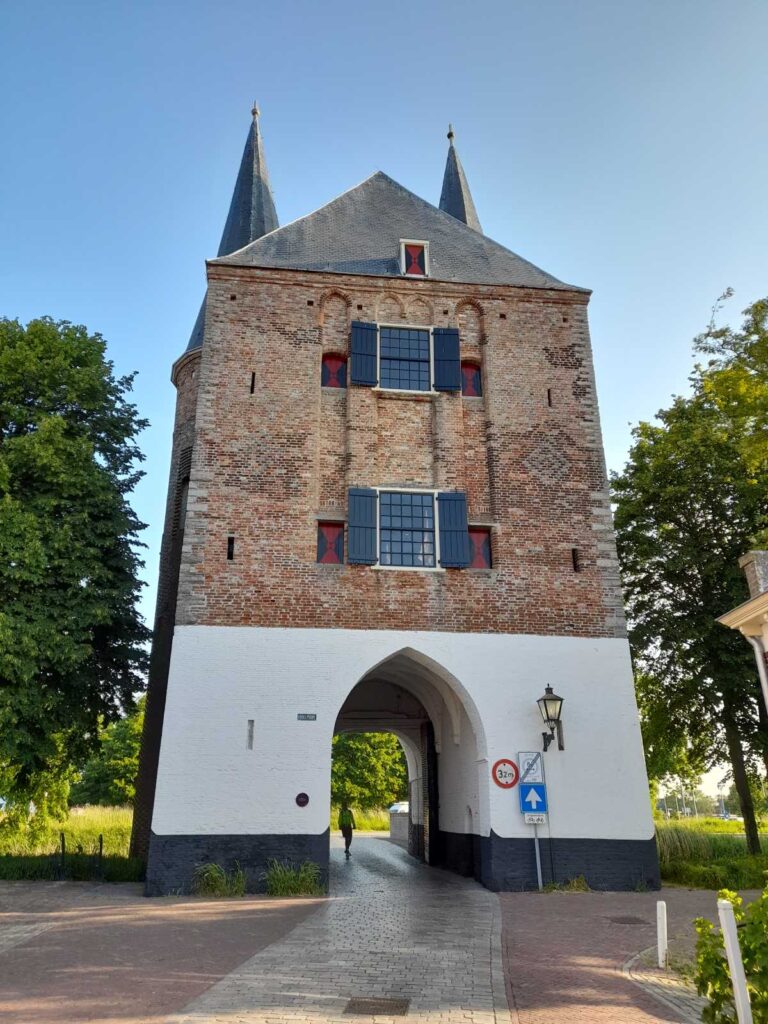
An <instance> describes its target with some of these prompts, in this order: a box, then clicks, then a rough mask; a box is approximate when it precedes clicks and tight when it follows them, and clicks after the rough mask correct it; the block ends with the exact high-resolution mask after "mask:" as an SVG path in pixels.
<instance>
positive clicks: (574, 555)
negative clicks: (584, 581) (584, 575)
mask: <svg viewBox="0 0 768 1024" xmlns="http://www.w3.org/2000/svg"><path fill="white" fill-rule="evenodd" d="M571 561H572V562H573V571H574V572H581V558H580V557H579V549H578V548H571Z"/></svg>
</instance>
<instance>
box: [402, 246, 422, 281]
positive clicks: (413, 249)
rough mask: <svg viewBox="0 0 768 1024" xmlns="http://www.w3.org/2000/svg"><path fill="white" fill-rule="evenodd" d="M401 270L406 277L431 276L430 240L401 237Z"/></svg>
mask: <svg viewBox="0 0 768 1024" xmlns="http://www.w3.org/2000/svg"><path fill="white" fill-rule="evenodd" d="M400 272H401V273H402V274H403V275H404V276H405V277H429V242H420V241H417V240H415V239H411V238H401V239H400Z"/></svg>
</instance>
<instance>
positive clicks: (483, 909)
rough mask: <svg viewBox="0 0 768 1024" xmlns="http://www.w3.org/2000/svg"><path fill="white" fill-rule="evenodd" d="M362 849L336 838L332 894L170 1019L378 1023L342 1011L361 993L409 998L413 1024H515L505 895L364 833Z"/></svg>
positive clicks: (230, 1023)
mask: <svg viewBox="0 0 768 1024" xmlns="http://www.w3.org/2000/svg"><path fill="white" fill-rule="evenodd" d="M352 849H353V856H352V860H351V861H349V862H348V863H347V862H345V861H344V858H343V852H342V849H341V843H340V841H339V840H336V839H334V840H333V848H332V868H331V872H332V874H331V888H332V893H333V895H334V897H335V898H334V899H332V900H330V901H329V902H328V904H327V905H326V906H325V907H323V908H321V909H320V910H319V911H317V912H316V913H315V914H313V915H312V916H311V917H309V918H308V919H307V920H305V921H304V922H303V923H301V924H300V925H298V927H296V928H295V929H294V930H293V931H292V932H291V933H290V934H289V935H287V936H286V937H285V938H284V939H282V940H281V941H279V942H277V943H275V944H273V945H272V946H270V947H269V948H268V949H265V950H263V951H262V952H260V953H257V954H256V956H254V957H252V958H251V959H250V960H248V961H247V962H246V963H244V964H243V965H242V966H241V967H239V968H238V969H237V970H235V971H233V972H232V973H231V974H229V975H228V976H227V977H226V978H224V979H222V980H221V981H220V982H218V984H216V985H214V986H213V988H211V989H210V990H209V991H208V992H206V993H205V994H204V995H202V996H201V997H200V998H198V999H196V1000H195V1001H194V1002H193V1003H191V1004H190V1005H189V1006H188V1007H187V1008H186V1010H185V1012H183V1013H181V1014H177V1015H175V1016H173V1017H171V1018H169V1020H170V1021H172V1022H173V1024H214V1022H219V1021H226V1022H227V1024H256V1022H258V1024H262V1022H263V1024H296V1022H303V1021H310V1022H314V1021H323V1022H339V1024H354V1022H355V1021H356V1020H364V1021H366V1022H368V1024H370V1021H371V1017H370V1016H368V1017H359V1018H358V1017H356V1016H354V1015H344V1016H342V1014H343V1013H344V1008H345V1006H346V1004H347V1001H348V1000H349V999H351V998H354V997H363V998H395V999H408V1000H410V1010H409V1020H410V1021H423V1022H426V1021H429V1022H430V1024H437V1022H439V1024H508V1022H509V1016H508V1012H507V1004H506V998H505V993H504V985H503V977H502V975H501V972H500V970H498V965H499V955H500V949H499V947H498V936H499V932H500V920H499V914H498V906H499V904H498V899H497V897H496V896H494V895H493V894H492V893H490V892H488V891H487V890H485V889H483V888H481V887H480V886H479V885H477V884H476V883H475V882H472V881H468V880H466V879H462V878H459V877H457V876H456V875H451V874H448V873H446V872H442V871H435V870H432V869H430V868H426V867H424V866H423V865H422V864H419V863H418V862H417V861H415V860H413V859H412V858H410V857H409V856H408V855H407V854H406V853H405V852H404V851H403V850H401V849H399V848H398V847H397V846H395V845H393V844H391V843H389V842H387V841H386V840H384V839H380V838H375V837H360V836H358V837H356V839H355V842H354V844H353V847H352ZM494 930H495V932H494ZM494 940H496V949H495V950H494V949H493V946H494ZM492 968H496V970H495V971H494V970H493V969H492ZM494 982H495V986H494ZM494 987H495V991H496V1005H494ZM376 1019H377V1020H378V1021H382V1022H383V1021H387V1022H391V1024H396V1018H394V1017H389V1016H387V1015H386V1014H384V1015H382V1016H380V1017H377V1018H376Z"/></svg>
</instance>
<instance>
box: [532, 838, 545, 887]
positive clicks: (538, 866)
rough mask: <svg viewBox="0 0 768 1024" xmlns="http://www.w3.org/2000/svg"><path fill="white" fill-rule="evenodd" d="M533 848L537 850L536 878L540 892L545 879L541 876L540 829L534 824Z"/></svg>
mask: <svg viewBox="0 0 768 1024" xmlns="http://www.w3.org/2000/svg"><path fill="white" fill-rule="evenodd" d="M533 848H534V850H535V851H536V878H537V879H538V883H539V892H541V891H542V890H543V889H544V879H543V878H542V877H541V850H540V849H539V830H538V828H537V826H536V825H535V824H534V826H533Z"/></svg>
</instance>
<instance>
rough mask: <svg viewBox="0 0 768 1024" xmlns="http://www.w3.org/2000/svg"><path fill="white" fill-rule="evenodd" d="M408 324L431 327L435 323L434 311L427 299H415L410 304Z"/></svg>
mask: <svg viewBox="0 0 768 1024" xmlns="http://www.w3.org/2000/svg"><path fill="white" fill-rule="evenodd" d="M407 316H408V323H409V324H418V325H419V326H422V325H429V324H432V323H433V322H434V310H433V307H432V304H431V303H429V302H427V301H426V300H425V299H414V300H413V301H412V302H409V303H408V314H407Z"/></svg>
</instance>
